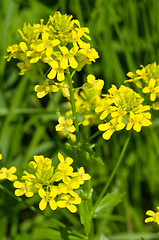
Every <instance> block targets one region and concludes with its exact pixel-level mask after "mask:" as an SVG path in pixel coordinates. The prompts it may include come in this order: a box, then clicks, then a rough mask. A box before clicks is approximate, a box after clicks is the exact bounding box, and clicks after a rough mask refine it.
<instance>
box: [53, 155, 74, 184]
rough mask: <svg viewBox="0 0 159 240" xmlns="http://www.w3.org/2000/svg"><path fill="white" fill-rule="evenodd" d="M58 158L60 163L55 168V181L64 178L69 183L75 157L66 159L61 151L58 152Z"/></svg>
mask: <svg viewBox="0 0 159 240" xmlns="http://www.w3.org/2000/svg"><path fill="white" fill-rule="evenodd" d="M58 159H59V160H60V163H59V165H58V166H57V168H56V170H55V174H54V181H56V182H58V181H60V180H62V181H63V182H64V183H66V184H68V183H70V181H71V178H70V177H71V176H72V174H73V167H71V166H70V165H71V164H72V163H73V159H72V158H70V157H67V158H66V159H64V157H63V155H62V154H61V153H58Z"/></svg>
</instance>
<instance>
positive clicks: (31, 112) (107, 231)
mask: <svg viewBox="0 0 159 240" xmlns="http://www.w3.org/2000/svg"><path fill="white" fill-rule="evenodd" d="M55 10H60V11H61V12H62V13H67V14H72V15H73V16H74V18H76V19H78V20H79V21H80V23H81V26H85V27H88V28H89V30H90V36H91V38H92V46H93V47H95V48H96V50H97V51H98V52H99V56H100V58H99V59H98V60H97V62H96V63H94V64H92V65H90V66H86V67H85V68H84V69H83V71H82V73H80V74H79V75H78V76H77V79H76V81H78V85H80V82H81V83H82V82H83V78H84V77H86V75H87V74H89V73H92V74H94V75H95V76H96V78H97V79H98V78H101V79H103V80H104V81H105V87H104V91H105V92H106V91H107V90H108V88H109V87H110V86H111V84H116V85H117V86H118V87H119V86H120V85H121V84H123V82H124V80H125V79H126V73H127V72H128V71H135V70H136V69H137V68H139V65H140V64H143V65H147V64H149V63H153V62H154V61H157V62H158V56H159V14H158V12H159V1H157V0H140V1H139V0H96V1H95V0H59V1H51V0H50V1H49V0H45V1H44V0H43V1H40V0H39V1H35V0H28V1H23V0H1V1H0V152H1V153H2V155H3V160H2V161H1V162H2V163H1V165H3V166H6V167H10V166H12V165H15V166H16V167H17V169H18V174H19V176H20V175H21V174H22V171H23V170H24V169H27V163H28V161H30V160H32V156H33V155H34V154H43V155H45V156H47V157H52V158H53V159H55V163H56V161H57V152H58V151H59V150H60V149H61V138H60V137H59V136H58V135H57V133H56V132H55V129H54V126H55V125H56V124H57V116H56V110H55V108H53V106H52V104H51V102H50V101H49V98H48V97H45V99H42V100H39V99H37V97H36V94H35V92H34V86H35V84H37V83H38V82H39V80H40V77H39V76H38V75H37V74H35V73H34V74H33V73H31V74H30V73H27V74H25V75H24V76H19V75H18V68H17V66H16V63H17V62H16V61H14V60H13V61H11V62H9V63H7V62H6V60H5V59H4V58H3V56H4V55H6V49H7V46H9V45H12V44H14V43H17V42H18V41H19V37H18V33H17V29H18V28H22V26H23V23H24V22H30V23H31V24H33V23H35V22H36V23H38V22H39V20H40V19H41V18H44V19H45V23H46V22H47V20H48V15H50V14H52V15H53V14H54V11H55ZM55 101H56V104H57V105H58V106H59V108H60V109H61V111H64V109H65V106H64V102H63V98H62V97H61V94H60V93H57V94H55ZM152 122H153V124H152V126H151V127H149V128H143V129H142V131H141V132H140V133H135V132H133V134H132V137H131V140H130V143H129V146H128V149H127V151H126V154H125V156H124V159H123V161H122V164H121V166H120V169H119V171H118V172H117V174H116V176H115V178H114V179H113V182H112V183H111V185H110V187H109V189H108V192H112V191H113V192H116V193H120V192H126V195H125V197H124V201H123V202H122V203H120V204H119V205H118V206H117V207H116V208H115V209H113V210H112V209H110V210H109V211H108V212H107V213H106V214H104V215H103V216H101V217H100V218H99V219H97V220H96V221H95V231H96V236H97V239H100V240H106V239H110V240H117V239H118V240H120V239H121V240H124V239H126V240H129V239H132V240H135V239H151V240H152V239H157V238H158V236H157V234H153V233H157V231H158V228H157V225H155V224H147V225H146V224H144V219H145V217H146V216H145V211H146V210H148V209H152V210H156V206H158V205H159V164H158V161H159V131H158V130H159V115H158V112H155V113H154V112H153V113H152ZM95 130H96V129H93V130H92V131H95ZM82 131H83V133H84V134H87V133H86V132H85V129H82ZM127 135H128V134H127V132H126V130H125V131H121V132H118V133H116V134H114V135H113V136H112V138H111V139H110V140H109V141H104V140H102V138H101V136H99V137H98V138H96V139H95V141H92V143H95V151H96V152H97V153H98V155H99V156H100V157H101V158H102V159H103V161H104V163H105V165H104V166H101V165H100V164H99V163H97V162H96V161H93V160H92V163H91V162H90V163H89V164H90V167H89V168H90V169H89V168H88V169H87V171H88V172H89V170H90V171H91V174H92V184H93V188H94V193H93V198H94V200H95V199H96V198H97V196H98V195H99V194H100V191H101V189H102V187H103V186H104V184H105V183H106V182H107V180H108V177H109V176H110V174H111V172H112V170H113V168H114V166H115V163H116V161H117V159H118V156H119V154H120V152H121V149H122V146H123V144H124V142H125V140H126V138H127ZM3 184H4V185H5V186H6V187H7V188H8V189H10V190H11V191H13V190H14V189H13V187H12V184H11V183H8V182H7V181H5V182H3ZM22 198H23V199H24V200H25V201H27V203H28V204H35V206H37V207H38V205H37V202H38V199H36V198H33V199H27V200H26V198H25V197H22ZM47 215H48V216H49V218H45V216H43V215H42V214H40V213H39V214H37V213H35V212H33V211H32V210H30V209H29V208H28V207H27V206H26V205H23V204H22V203H20V202H18V201H17V200H15V199H14V198H12V197H11V196H9V195H8V194H7V193H5V192H4V191H2V190H1V189H0V239H2V240H11V239H15V240H21V239H23V240H25V239H26V240H27V239H30V240H32V239H37V240H41V239H42V240H43V239H64V238H62V237H61V238H60V237H59V235H58V233H57V232H55V236H56V237H52V238H51V237H50V238H49V237H48V238H47V237H45V236H43V233H42V231H41V230H40V229H41V226H44V227H45V226H48V225H51V226H55V227H56V222H55V221H54V219H58V220H59V221H61V222H63V223H65V224H66V225H67V226H68V227H70V228H71V229H72V228H73V229H76V230H77V231H79V232H80V233H83V234H84V230H83V227H82V226H81V224H80V220H79V215H78V214H70V213H69V212H68V211H67V210H66V211H62V212H61V211H56V212H55V213H54V212H51V211H49V209H48V210H47ZM56 234H57V235H56ZM60 236H61V235H60ZM67 239H72V238H67ZM67 239H66V240H67ZM92 240H93V239H92Z"/></svg>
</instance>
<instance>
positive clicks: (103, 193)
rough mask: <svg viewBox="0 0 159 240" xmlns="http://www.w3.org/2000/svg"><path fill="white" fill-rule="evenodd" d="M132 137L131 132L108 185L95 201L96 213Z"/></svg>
mask: <svg viewBox="0 0 159 240" xmlns="http://www.w3.org/2000/svg"><path fill="white" fill-rule="evenodd" d="M130 137H131V133H130V134H129V136H128V138H127V140H126V141H125V144H124V146H123V148H122V151H121V153H120V155H119V158H118V161H117V162H116V165H115V167H114V169H113V171H112V173H111V175H110V177H109V179H108V181H107V183H106V185H105V186H104V188H103V190H102V192H101V194H100V195H99V197H98V199H97V201H96V203H95V205H94V207H93V211H92V212H93V213H94V211H95V209H96V207H97V206H98V204H99V202H100V200H101V199H102V197H103V196H104V195H105V193H106V191H107V189H108V187H109V185H110V183H111V182H112V180H113V178H114V176H115V174H116V172H117V170H118V168H119V165H120V163H121V161H122V159H123V156H124V154H125V151H126V149H127V146H128V143H129V141H130Z"/></svg>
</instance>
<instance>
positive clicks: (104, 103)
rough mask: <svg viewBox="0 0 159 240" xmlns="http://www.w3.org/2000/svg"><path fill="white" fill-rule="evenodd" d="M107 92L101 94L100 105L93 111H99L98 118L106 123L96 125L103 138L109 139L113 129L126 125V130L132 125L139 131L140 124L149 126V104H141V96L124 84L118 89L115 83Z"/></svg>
mask: <svg viewBox="0 0 159 240" xmlns="http://www.w3.org/2000/svg"><path fill="white" fill-rule="evenodd" d="M108 92H109V94H105V95H103V97H104V98H103V99H101V105H100V106H99V107H97V108H96V109H95V111H96V112H97V113H98V112H101V115H100V119H101V120H105V121H106V123H104V124H100V125H99V126H98V128H99V130H100V131H106V132H104V133H103V135H102V136H103V138H104V139H105V140H108V139H110V137H111V135H112V134H113V133H114V132H115V131H119V130H121V129H123V128H124V127H125V126H126V129H127V130H130V129H131V128H132V127H133V129H134V130H135V131H137V132H139V131H141V127H142V126H150V125H151V124H152V123H151V121H150V119H151V114H150V113H149V112H147V111H148V110H150V106H149V105H146V106H144V105H142V102H143V101H144V99H143V98H141V96H140V95H139V94H138V93H136V92H135V91H133V90H132V89H130V88H129V87H126V86H124V85H121V86H120V88H119V89H117V87H116V86H115V85H112V87H111V88H110V89H109V90H108Z"/></svg>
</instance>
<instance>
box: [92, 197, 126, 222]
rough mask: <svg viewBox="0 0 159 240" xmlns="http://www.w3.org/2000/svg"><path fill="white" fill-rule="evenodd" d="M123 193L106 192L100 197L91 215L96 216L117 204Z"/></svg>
mask: <svg viewBox="0 0 159 240" xmlns="http://www.w3.org/2000/svg"><path fill="white" fill-rule="evenodd" d="M124 195H125V193H120V194H118V195H114V193H108V194H107V195H106V196H105V197H104V198H102V199H101V200H100V202H99V204H98V205H97V207H96V208H95V210H94V215H93V217H98V216H101V215H103V214H105V212H106V211H107V210H108V209H109V208H113V207H115V206H116V205H118V204H119V203H120V202H121V201H122V200H123V197H124Z"/></svg>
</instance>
